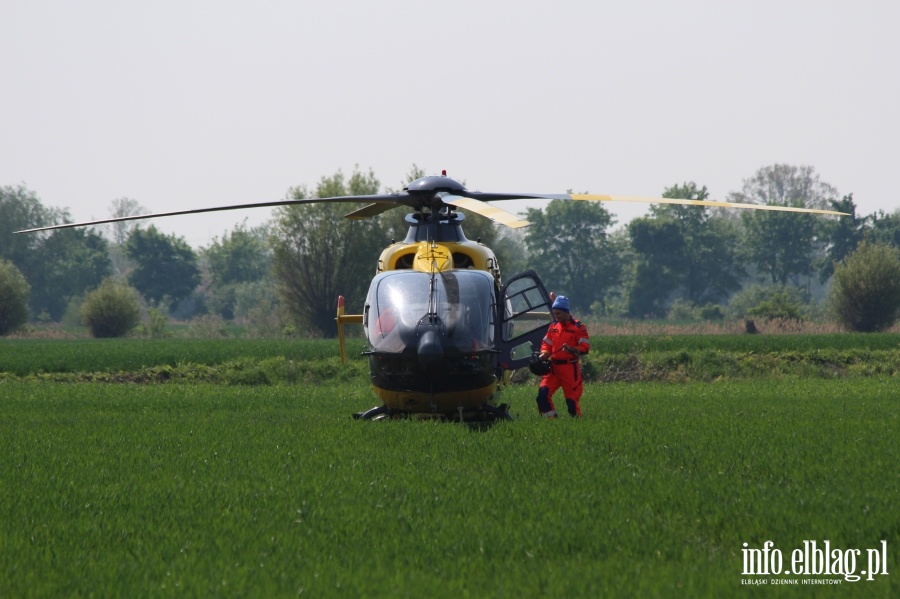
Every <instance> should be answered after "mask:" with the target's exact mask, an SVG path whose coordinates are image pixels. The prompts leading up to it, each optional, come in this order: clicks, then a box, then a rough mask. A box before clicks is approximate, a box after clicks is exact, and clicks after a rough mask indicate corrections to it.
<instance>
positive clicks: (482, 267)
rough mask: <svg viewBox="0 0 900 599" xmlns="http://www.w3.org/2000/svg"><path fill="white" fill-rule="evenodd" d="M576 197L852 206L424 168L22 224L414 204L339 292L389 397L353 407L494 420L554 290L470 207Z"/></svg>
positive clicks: (365, 213)
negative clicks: (484, 233) (502, 245)
mask: <svg viewBox="0 0 900 599" xmlns="http://www.w3.org/2000/svg"><path fill="white" fill-rule="evenodd" d="M504 200H566V201H597V202H642V203H657V204H679V205H690V206H708V207H719V208H738V209H752V210H771V211H780V212H801V213H815V214H828V215H838V216H842V215H845V213H842V212H837V211H832V210H821V209H811V208H810V209H808V208H797V207H791V206H773V205H759V204H741V203H734V202H721V201H714V200H690V199H673V198H649V197H636V196H615V195H597V194H572V193H565V194H539V193H489V192H481V191H470V190H468V189H466V187H465V186H464V185H463V184H462V183H460V182H459V181H457V180H455V179H452V178H451V177H448V176H447V171H446V170H444V171H442V173H441V174H440V175H430V176H425V177H421V178H419V179H416V180H414V181H412V182H410V183H409V184H408V185H407V186H406V187H405V188H403V190H402V191H399V192H394V193H388V194H375V195H361V196H340V197H328V198H309V199H284V200H277V201H271V202H257V203H250V204H239V205H230V206H217V207H211V208H199V209H188V210H179V211H174V212H163V213H155V214H146V215H136V216H124V217H116V218H108V219H102V220H94V221H89V222H81V223H63V224H58V225H52V226H47V227H39V228H34V229H27V230H23V231H17V233H31V232H36V231H45V230H52V229H62V228H70V227H82V226H88V225H97V224H104V223H114V222H122V221H129V220H138V219H147V218H159V217H167V216H178V215H187V214H201V213H205V212H217V211H225V210H240V209H249V208H263V207H276V206H285V205H294V204H309V203H317V202H318V203H332V202H335V203H365V205H364V206H363V207H361V208H358V209H356V210H354V211H353V212H350V213H349V214H347V215H346V218H349V219H357V220H358V219H365V218H371V217H375V216H378V215H379V214H381V213H383V212H386V211H388V210H391V209H394V208H398V207H406V208H408V209H410V210H411V211H410V212H408V214H407V215H406V217H405V219H406V222H407V223H408V224H409V229H408V232H407V234H406V238H405V239H403V240H402V241H399V242H395V243H392V244H391V245H389V246H388V247H387V248H385V249H384V250H383V251H382V253H381V255H380V256H379V258H378V260H377V262H376V267H375V275H374V277H373V279H372V281H371V283H370V286H369V290H368V294H367V297H366V300H365V304H364V308H363V311H362V312H363V313H362V314H346V313H345V299H344V298H343V297H342V296H341V297H339V298H338V300H337V312H336V321H337V325H338V326H337V329H338V340H339V346H340V353H341V359H342V361H344V362H346V359H347V356H346V335H345V331H344V327H346V326H350V325H361V326H362V328H363V332H364V337H365V350H364V351H363V355H365V356H366V357H367V359H368V362H369V375H370V381H371V385H372V389H373V391H374V392H375V395H376V397H377V398H378V400H380V402H381V403H380V404H379V405H376V406H375V407H372V408H370V409H368V410H366V411H363V412H358V413H355V414H353V416H354V418H357V419H361V420H382V419H386V418H391V419H394V418H409V417H415V418H422V419H443V420H458V421H463V422H469V423H472V422H495V421H497V420H509V419H511V418H512V416H511V415H510V412H509V405H508V404H505V403H498V401H499V399H498V397H499V394H500V391H501V389H502V388H503V386H505V384H506V383H507V382H508V381H509V377H510V375H511V373H512V372H513V371H515V370H517V369H519V368H522V367H524V366H526V365H527V364H528V362H529V361H530V360H531V359H532V356H533V354H534V351H535V349H537V348H538V347H539V346H540V342H541V339H542V338H543V336H544V334H545V332H546V330H547V327H548V326H549V325H550V324H551V322H552V312H551V309H550V308H551V304H552V300H553V294H552V293H550V292H548V291H547V289H546V288H545V286H544V284H543V282H542V281H541V279H540V277H539V276H538V274H537V273H536V272H534V271H533V270H526V271H524V272H521V273H518V274H516V275H514V276H512V277H510V278H508V279H506V280H504V279H502V278H501V274H500V264H499V262H498V260H497V257H496V256H495V255H494V252H493V251H492V250H491V249H490V248H489V247H487V246H486V245H484V244H483V243H481V242H480V241H472V240H470V239H468V238H466V236H465V234H464V233H463V229H462V222H463V220H464V219H465V214H464V213H462V212H459V209H464V210H468V211H470V212H472V213H475V214H479V215H481V216H484V217H486V218H488V219H490V220H491V221H493V222H495V223H499V224H501V225H505V226H508V227H512V228H520V227H525V226H528V225H529V224H530V223H528V222H527V221H525V220H522V219H521V218H520V217H519V216H517V215H515V214H512V213H511V212H507V211H506V210H503V209H501V208H499V207H497V206H495V205H492V204H490V203H489V202H497V201H504Z"/></svg>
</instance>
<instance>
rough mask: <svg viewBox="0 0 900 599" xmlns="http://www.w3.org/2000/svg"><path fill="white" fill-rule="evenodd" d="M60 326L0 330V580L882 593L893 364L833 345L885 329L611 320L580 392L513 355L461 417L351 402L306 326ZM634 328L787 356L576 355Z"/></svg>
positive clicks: (69, 584) (637, 350)
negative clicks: (167, 329)
mask: <svg viewBox="0 0 900 599" xmlns="http://www.w3.org/2000/svg"><path fill="white" fill-rule="evenodd" d="M743 339H744V338H741V340H740V341H732V343H747V342H745V341H743ZM679 341H680V343H679ZM71 343H72V342H57V343H49V342H41V343H35V344H33V345H31V344H28V343H25V344H24V345H23V344H22V340H7V341H0V597H48V596H97V597H108V596H174V595H177V596H203V597H206V596H260V597H272V596H311V597H323V596H335V597H338V596H390V597H421V596H435V597H460V596H463V597H464V596H470V597H520V596H526V597H533V596H555V597H594V596H640V597H647V596H663V597H667V596H673V597H675V596H709V597H722V596H736V595H738V594H741V595H743V594H745V593H752V594H754V595H760V596H770V595H773V596H782V595H785V594H791V595H798V596H800V595H802V596H859V597H891V596H898V594H900V571H898V570H897V567H898V565H900V564H898V559H897V549H898V547H900V467H898V464H900V442H898V440H897V433H898V429H900V393H898V392H897V379H896V377H895V376H893V375H892V374H890V373H888V374H885V372H884V371H880V372H873V371H870V370H866V369H863V368H858V369H854V368H851V367H849V366H848V365H852V364H856V363H857V362H860V361H863V362H864V361H865V359H864V357H865V356H866V355H868V356H869V357H870V358H872V359H875V360H876V361H880V363H881V364H882V367H883V368H886V369H889V368H890V365H891V363H892V358H891V357H890V356H891V352H894V351H896V346H897V342H896V341H895V340H894V339H892V338H890V337H884V338H882V337H868V338H862V340H857V341H840V342H836V343H835V344H834V345H832V346H831V348H830V349H829V351H832V352H835V353H834V355H832V354H829V355H828V358H827V360H824V359H820V360H819V361H823V360H824V361H826V362H828V364H832V363H833V362H841V363H842V364H844V367H845V370H843V371H841V373H839V374H836V373H835V372H834V371H833V370H828V369H824V370H817V369H815V368H813V369H812V370H808V369H807V366H808V365H809V364H813V365H815V364H816V363H817V362H816V360H815V359H811V360H807V358H808V357H809V356H811V355H812V356H815V355H817V354H821V352H822V351H823V350H821V349H820V348H821V347H823V346H824V343H815V342H814V341H813V342H810V343H809V347H806V346H805V345H804V343H806V342H805V341H802V340H796V339H795V340H793V341H779V342H777V343H780V344H782V345H778V346H777V347H772V346H763V345H761V346H758V347H754V348H747V347H737V346H729V345H727V344H726V345H719V346H716V345H710V344H716V343H719V344H725V343H726V342H724V341H710V340H706V341H704V340H700V339H682V340H679V339H678V338H675V339H674V340H651V339H645V340H643V341H637V342H635V341H634V340H632V341H631V342H626V341H622V342H621V343H623V344H624V343H629V344H630V345H628V346H623V347H618V348H615V347H612V346H610V347H608V348H607V349H606V350H605V351H604V352H599V353H598V355H596V356H592V359H593V360H595V362H594V363H593V364H594V368H595V369H596V370H597V372H596V375H597V381H596V382H593V383H591V384H589V385H588V386H587V390H586V392H585V396H584V398H583V400H582V407H583V409H584V412H585V417H584V418H582V419H580V420H574V419H568V418H562V419H559V420H555V421H547V420H544V419H541V418H540V417H539V416H538V415H537V413H536V410H535V408H534V394H535V386H534V382H535V381H534V380H533V379H531V380H525V381H523V383H522V384H517V385H512V386H511V387H510V388H508V389H507V390H505V391H504V395H503V398H502V399H503V401H505V402H508V403H510V404H511V405H512V412H513V415H514V416H515V419H514V420H513V421H511V422H502V423H499V424H497V425H495V426H493V427H491V428H488V429H485V430H480V429H471V428H469V427H466V426H463V425H458V424H441V423H436V422H427V421H389V422H360V421H355V420H353V419H352V418H351V417H350V414H351V413H352V412H355V411H360V410H363V409H366V408H368V407H371V406H372V405H373V404H374V396H373V395H372V393H371V391H370V390H369V389H368V386H367V383H366V371H365V368H364V365H363V364H362V363H361V362H360V361H359V360H354V361H353V363H352V364H351V365H350V367H349V369H347V370H346V371H345V372H347V373H349V374H342V375H338V374H333V371H334V370H335V369H336V368H338V367H339V366H340V365H339V364H337V365H336V364H334V362H335V359H334V357H333V356H334V353H335V352H334V351H333V349H334V346H333V344H330V342H305V341H303V342H284V343H285V345H278V344H276V345H275V346H272V345H268V346H266V345H265V343H261V344H260V345H259V346H254V345H253V344H252V343H251V344H249V345H247V346H245V347H244V348H243V349H241V344H242V343H245V342H235V341H219V342H215V343H213V342H209V343H212V345H209V346H202V345H203V344H198V345H197V346H193V345H191V344H187V345H185V346H183V347H181V348H179V347H180V346H179V345H178V344H176V343H175V342H168V343H166V342H159V343H153V344H151V343H147V344H141V343H137V342H136V341H127V340H126V341H125V342H124V343H122V344H121V345H118V346H117V345H116V344H115V343H107V342H103V343H96V344H92V343H88V342H76V343H75V348H76V349H77V351H73V346H72V345H71ZM179 343H180V342H179ZM266 343H271V342H266ZM278 343H279V344H280V343H282V342H278ZM610 343H611V342H610ZM634 343H638V345H637V346H635V345H634ZM641 343H642V345H641ZM749 343H762V342H759V341H755V340H754V341H751V342H749ZM82 344H83V345H82ZM670 344H671V345H670ZM841 344H844V345H841ZM25 346H29V347H27V348H26V347H25ZM201 346H202V347H201ZM28 352H31V355H32V359H31V360H30V361H29V360H23V359H21V357H20V356H21V355H24V354H26V353H28ZM279 352H280V353H279ZM654 352H658V353H659V356H661V357H658V360H659V361H658V362H654V364H655V365H656V366H659V365H660V364H669V365H670V366H672V365H674V366H672V367H678V365H679V364H681V365H682V366H683V365H684V364H691V365H692V366H691V368H694V367H695V366H696V365H697V364H701V363H703V359H701V358H702V356H704V355H706V356H707V357H706V358H705V359H707V361H709V363H710V364H711V366H710V367H713V366H715V364H716V363H718V362H715V363H714V361H711V358H710V356H713V355H714V356H718V357H720V358H721V357H722V356H738V357H740V356H744V355H745V354H750V355H754V356H760V355H762V356H765V357H766V360H770V359H772V357H771V356H772V355H773V353H774V354H775V355H776V356H781V358H782V359H783V360H786V359H787V358H788V357H790V356H793V357H794V359H795V361H799V362H804V364H805V365H804V366H803V368H802V369H801V371H800V373H799V374H798V372H793V371H790V370H789V369H786V370H782V371H780V372H779V373H777V374H776V375H773V376H771V377H769V376H763V375H761V374H760V372H759V371H756V370H742V369H738V370H736V371H734V373H735V374H734V376H724V375H718V376H716V377H712V378H711V379H710V380H701V379H705V377H702V376H699V374H693V375H691V373H693V372H694V371H693V370H690V369H688V370H685V371H684V372H685V373H687V374H686V375H685V376H684V377H682V378H681V379H679V382H661V381H651V382H601V381H602V370H603V368H604V365H605V364H608V363H609V361H610V360H612V359H613V357H615V356H619V355H634V354H639V355H642V356H644V357H645V358H646V359H647V360H650V361H651V362H652V360H651V359H650V358H648V357H647V356H650V355H651V354H653V353H654ZM660 352H661V353H660ZM867 352H869V353H868V354H867ZM879 352H881V353H879ZM85 354H87V357H86V356H85ZM141 355H143V356H144V358H143V359H140V356H141ZM672 355H675V356H680V358H678V359H677V360H675V361H674V362H673V361H672ZM798 356H799V357H798ZM804 356H805V357H806V358H803V357H804ZM854 356H855V357H854ZM860 356H863V358H860ZM801 358H802V359H801ZM820 358H821V356H820ZM29 363H30V364H31V366H29V365H28V364H29ZM656 366H654V368H656ZM697 367H698V368H699V366H697ZM829 368H830V366H829ZM160 373H168V374H166V375H165V376H161V375H160ZM197 373H200V374H197ZM101 375H103V376H101ZM151 375H152V376H151ZM159 380H166V381H168V382H165V383H159V382H151V381H159ZM94 381H127V382H121V383H110V382H94ZM134 381H140V382H139V383H136V382H134ZM768 541H771V544H770V545H766V543H767V542H768ZM826 542H827V543H828V545H827V547H828V548H829V551H834V552H835V559H834V560H830V561H833V563H831V564H829V567H831V574H830V575H825V574H820V572H821V569H820V570H819V573H817V571H816V565H815V564H813V565H812V568H811V569H810V562H809V559H808V558H807V559H805V561H804V562H802V563H801V564H800V565H801V566H802V565H804V564H805V566H806V568H807V570H808V572H809V573H808V574H803V573H801V572H799V571H797V567H798V566H797V564H796V563H795V562H794V561H793V558H794V557H795V554H798V555H800V556H801V557H802V556H803V550H804V548H806V549H807V550H808V549H810V548H812V549H813V550H815V549H817V548H818V549H819V550H821V549H822V548H824V547H826V545H825V543H826ZM811 543H815V545H814V546H813V545H811ZM745 544H746V545H745ZM764 548H766V553H765V554H763V552H762V551H763V549H764ZM854 550H858V551H859V554H858V557H856V558H854V560H851V559H850V558H852V557H854V556H856V555H857V554H855V553H854ZM798 552H799V553H798ZM808 553H809V552H808V551H807V554H808ZM813 553H814V551H813ZM776 554H777V556H779V557H783V562H782V563H781V564H778V563H776V561H775V557H776ZM829 555H830V554H829ZM748 556H752V557H753V558H754V559H756V561H755V562H754V563H753V565H752V566H753V568H754V569H756V570H759V571H760V572H761V571H762V570H761V569H760V568H761V566H762V565H765V566H766V567H769V568H770V569H771V570H774V569H775V567H776V566H778V569H779V570H780V571H781V573H780V574H778V575H771V574H768V575H763V574H757V573H749V572H748V571H747V569H748V563H747V560H748ZM763 556H765V557H764V558H763ZM757 558H758V559H757ZM763 559H764V562H765V563H764V564H761V563H760V562H761V560H763ZM873 559H875V560H876V561H877V563H876V564H873V562H872V560H873ZM820 561H821V560H820ZM819 565H821V564H819ZM872 565H874V566H875V567H874V568H873V567H872ZM851 566H852V568H851ZM791 568H793V569H794V570H793V572H794V573H793V574H787V573H786V572H785V571H786V570H790V569H791ZM839 570H840V573H839V574H835V572H838V571H839ZM863 570H872V571H873V572H874V573H873V574H871V575H869V574H862V571H863ZM856 575H859V580H856V581H854V580H853V578H854V577H855V576H856ZM870 578H871V580H870ZM810 581H813V582H816V583H818V584H809V583H810ZM822 581H827V582H828V584H824V583H823V582H822ZM778 582H785V583H788V584H792V585H793V587H789V586H787V585H778V586H779V588H777V589H773V588H770V587H772V586H776V583H778ZM748 583H756V584H753V585H751V584H748ZM760 583H764V585H765V586H764V587H763V585H762V584H760ZM751 589H752V590H751Z"/></svg>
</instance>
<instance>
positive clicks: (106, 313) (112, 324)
mask: <svg viewBox="0 0 900 599" xmlns="http://www.w3.org/2000/svg"><path fill="white" fill-rule="evenodd" d="M140 318H141V308H140V303H139V301H138V293H137V291H136V290H135V289H134V288H133V287H130V286H128V285H126V284H124V283H117V282H116V281H114V280H112V279H106V280H105V281H103V283H101V284H100V287H98V288H97V289H95V290H94V291H91V292H90V293H88V294H87V296H86V297H85V298H84V303H83V304H82V305H81V319H82V322H83V323H84V326H86V327H87V328H88V330H90V332H91V335H92V336H94V337H123V336H125V335H126V334H127V333H128V332H129V331H131V329H133V328H134V327H136V326H137V324H138V322H139V321H140Z"/></svg>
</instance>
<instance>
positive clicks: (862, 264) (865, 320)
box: [830, 243, 900, 332]
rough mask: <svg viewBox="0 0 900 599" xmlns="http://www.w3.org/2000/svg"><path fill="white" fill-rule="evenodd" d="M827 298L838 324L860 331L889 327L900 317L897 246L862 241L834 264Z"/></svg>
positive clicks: (899, 270) (898, 252)
mask: <svg viewBox="0 0 900 599" xmlns="http://www.w3.org/2000/svg"><path fill="white" fill-rule="evenodd" d="M830 299H831V308H832V311H833V312H834V316H835V318H836V320H837V321H838V323H839V324H841V326H843V327H845V328H847V329H849V330H851V331H861V332H875V331H884V330H886V329H889V328H890V327H891V326H893V325H894V323H895V322H897V319H898V317H900V250H898V249H897V248H895V247H893V246H890V245H885V244H877V243H876V244H869V243H861V244H860V245H859V247H858V248H857V249H856V251H855V252H853V253H852V254H850V255H849V256H847V258H846V259H845V260H844V261H843V262H842V263H841V264H838V265H837V266H835V269H834V280H833V282H832V285H831V295H830Z"/></svg>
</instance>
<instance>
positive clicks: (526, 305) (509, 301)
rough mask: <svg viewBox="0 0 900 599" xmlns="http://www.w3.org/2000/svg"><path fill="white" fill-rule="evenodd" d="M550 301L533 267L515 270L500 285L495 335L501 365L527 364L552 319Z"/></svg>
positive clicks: (511, 367) (512, 366) (507, 366)
mask: <svg viewBox="0 0 900 599" xmlns="http://www.w3.org/2000/svg"><path fill="white" fill-rule="evenodd" d="M552 303H553V302H552V301H551V299H550V294H548V293H547V290H546V289H545V288H544V284H543V283H542V282H541V279H540V277H538V275H537V273H536V272H534V271H533V270H526V271H525V272H522V273H519V274H517V275H516V276H514V277H513V278H511V279H510V280H509V281H508V282H507V283H506V285H504V286H503V287H502V288H501V289H500V302H499V305H498V308H497V312H498V318H497V319H496V323H497V333H496V338H497V349H498V350H499V352H500V354H499V359H498V364H499V365H500V367H501V368H503V369H505V370H515V369H517V368H522V367H524V366H526V365H527V364H528V361H529V360H530V359H531V355H532V353H533V352H535V351H537V350H538V349H540V347H541V340H542V339H543V338H544V335H545V334H546V333H547V327H548V326H550V323H551V322H552V320H553V315H552V313H551V312H550V306H551V305H552Z"/></svg>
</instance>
